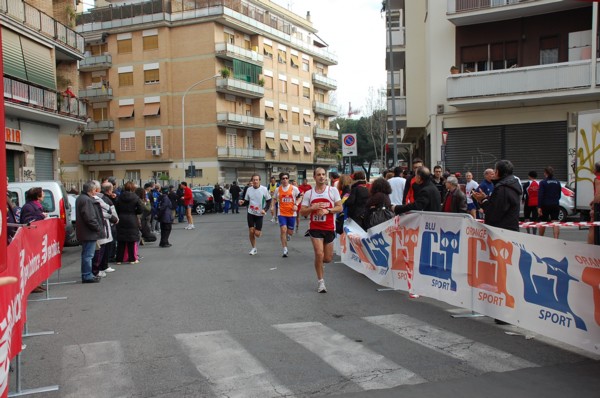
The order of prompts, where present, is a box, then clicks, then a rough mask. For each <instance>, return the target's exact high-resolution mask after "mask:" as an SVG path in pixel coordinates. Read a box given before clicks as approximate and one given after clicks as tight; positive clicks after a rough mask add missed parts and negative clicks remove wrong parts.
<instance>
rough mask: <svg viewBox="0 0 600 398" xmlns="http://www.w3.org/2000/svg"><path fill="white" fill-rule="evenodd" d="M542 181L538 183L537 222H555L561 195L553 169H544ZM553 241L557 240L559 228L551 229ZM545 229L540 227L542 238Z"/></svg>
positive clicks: (560, 187)
mask: <svg viewBox="0 0 600 398" xmlns="http://www.w3.org/2000/svg"><path fill="white" fill-rule="evenodd" d="M544 177H546V178H544V180H542V181H541V182H540V187H539V190H538V215H539V216H540V217H539V221H545V222H557V221H558V215H559V213H560V206H559V204H558V203H559V202H560V196H561V195H562V186H561V185H560V181H558V180H557V179H555V178H554V169H553V168H552V167H551V166H548V167H546V168H545V169H544ZM552 231H553V233H554V239H558V235H559V233H560V227H559V226H558V225H554V226H553V227H552ZM545 232H546V227H540V236H544V233H545Z"/></svg>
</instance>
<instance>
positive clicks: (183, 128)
mask: <svg viewBox="0 0 600 398" xmlns="http://www.w3.org/2000/svg"><path fill="white" fill-rule="evenodd" d="M219 76H220V75H219V74H218V73H217V74H216V75H214V76H211V77H207V78H206V79H202V80H200V81H197V82H196V83H194V84H192V85H191V86H189V87H188V89H187V90H185V93H183V97H181V152H182V156H181V157H182V163H183V165H182V166H183V178H185V96H186V95H187V93H189V92H190V90H191V89H193V88H194V87H196V86H197V85H198V84H200V83H204V82H207V81H209V80H211V79H215V78H217V77H219Z"/></svg>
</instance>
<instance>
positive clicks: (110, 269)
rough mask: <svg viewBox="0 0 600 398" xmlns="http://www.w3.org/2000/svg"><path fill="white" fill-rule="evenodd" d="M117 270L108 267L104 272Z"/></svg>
mask: <svg viewBox="0 0 600 398" xmlns="http://www.w3.org/2000/svg"><path fill="white" fill-rule="evenodd" d="M115 271H116V269H114V268H113V267H108V268H107V269H105V270H104V272H115Z"/></svg>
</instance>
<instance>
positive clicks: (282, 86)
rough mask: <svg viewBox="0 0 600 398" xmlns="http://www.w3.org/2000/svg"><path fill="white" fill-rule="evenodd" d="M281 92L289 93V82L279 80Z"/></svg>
mask: <svg viewBox="0 0 600 398" xmlns="http://www.w3.org/2000/svg"><path fill="white" fill-rule="evenodd" d="M279 92H280V93H283V94H285V93H287V82H286V81H285V80H279Z"/></svg>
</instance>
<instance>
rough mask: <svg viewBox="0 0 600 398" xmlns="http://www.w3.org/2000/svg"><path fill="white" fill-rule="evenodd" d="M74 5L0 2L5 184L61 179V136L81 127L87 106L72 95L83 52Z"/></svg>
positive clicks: (67, 0)
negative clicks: (77, 31)
mask: <svg viewBox="0 0 600 398" xmlns="http://www.w3.org/2000/svg"><path fill="white" fill-rule="evenodd" d="M74 7H75V1H74V0H62V1H59V0H57V1H52V2H49V1H28V2H27V3H25V2H23V1H21V0H2V1H0V23H1V25H2V54H3V70H4V110H5V120H4V121H5V140H6V174H7V176H8V179H9V181H33V180H54V179H59V178H60V177H61V168H60V166H61V164H62V162H61V159H60V158H59V155H58V149H59V137H60V135H67V136H68V135H69V134H72V133H73V132H75V131H77V130H78V128H80V127H82V126H83V125H84V124H85V115H86V113H87V109H86V104H85V103H84V102H83V101H81V100H79V99H77V98H75V96H74V95H72V94H73V93H74V91H76V90H77V84H78V72H77V61H79V60H80V59H82V58H83V50H84V41H83V37H82V36H81V35H79V34H78V33H76V32H75V31H74V30H73V29H71V28H70V27H69V26H70V24H71V22H74V19H73V18H74V16H75V14H74Z"/></svg>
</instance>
